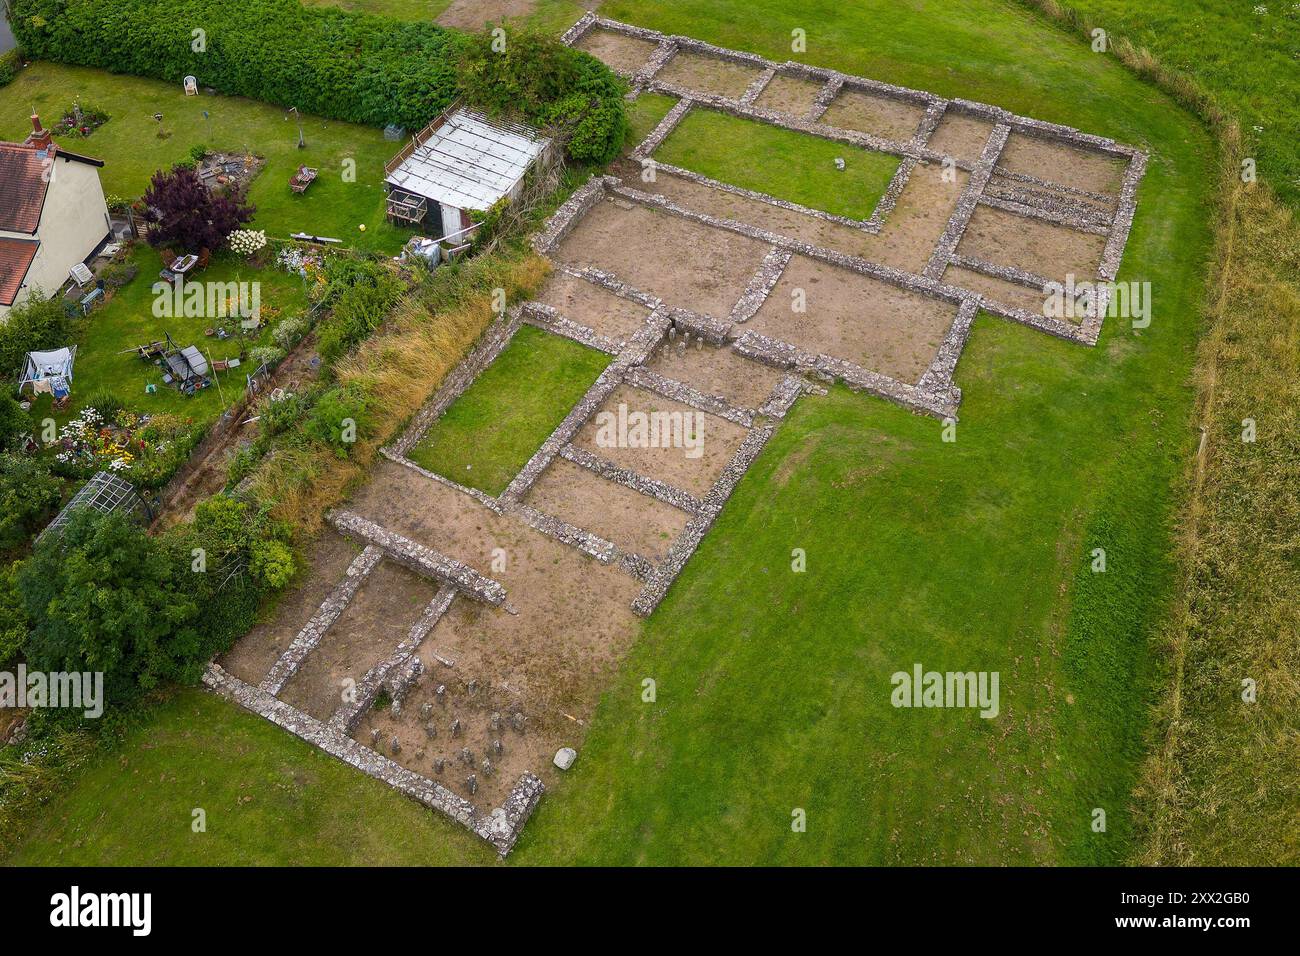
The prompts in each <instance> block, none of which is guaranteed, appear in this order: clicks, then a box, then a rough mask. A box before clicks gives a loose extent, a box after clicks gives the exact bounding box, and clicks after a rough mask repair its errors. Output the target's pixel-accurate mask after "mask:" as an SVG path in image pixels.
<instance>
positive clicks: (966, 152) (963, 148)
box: [929, 109, 993, 162]
mask: <svg viewBox="0 0 1300 956" xmlns="http://www.w3.org/2000/svg"><path fill="white" fill-rule="evenodd" d="M992 133H993V124H992V123H990V122H989V121H988V120H982V119H979V118H977V117H974V116H967V115H965V114H963V113H956V112H954V111H952V110H951V109H950V110H947V111H945V112H944V114H943V119H941V120H940V121H939V126H938V127H937V128H936V129H935V131H934V133H933V134H932V135H931V136H930V143H929V148H930V149H932V150H934V151H935V152H936V153H942V154H943V155H944V156H951V157H953V158H954V159H965V160H969V161H970V162H974V161H975V160H977V159H979V158H980V154H981V153H983V152H984V146H985V144H986V143H988V139H989V136H990V135H991V134H992Z"/></svg>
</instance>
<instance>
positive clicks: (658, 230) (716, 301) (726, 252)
mask: <svg viewBox="0 0 1300 956" xmlns="http://www.w3.org/2000/svg"><path fill="white" fill-rule="evenodd" d="M767 249H768V247H767V245H766V244H764V243H761V242H758V241H756V240H754V239H750V238H749V237H748V236H741V235H737V234H736V233H732V232H727V231H725V230H722V229H714V228H710V227H709V226H704V225H701V224H699V223H695V222H690V221H689V220H686V219H683V218H681V217H680V216H674V215H672V214H671V213H667V212H663V211H662V210H659V209H652V208H650V207H648V206H640V205H636V204H633V203H627V202H623V201H621V200H607V201H605V202H602V203H599V204H598V205H597V206H595V208H593V209H592V210H591V211H590V212H588V213H587V214H586V215H585V216H583V217H582V219H581V220H580V221H579V222H578V224H577V226H576V227H575V228H574V230H573V231H572V232H571V233H570V234H569V235H568V237H567V238H565V240H564V242H563V243H561V245H560V248H559V249H558V250H557V251H556V253H555V254H556V257H557V258H558V259H560V260H562V261H565V262H569V263H572V264H574V265H578V266H591V267H594V268H597V269H605V270H608V271H611V272H613V273H614V274H615V275H616V276H618V278H619V279H621V280H623V281H624V282H627V283H629V284H631V285H633V286H635V287H636V288H638V289H642V290H644V291H646V292H649V293H651V294H653V295H655V296H658V297H659V298H661V299H663V300H664V301H665V302H667V303H668V304H669V305H671V306H675V307H678V308H686V309H692V310H694V311H696V312H703V313H705V314H708V315H712V316H715V317H717V318H724V319H725V318H726V317H727V316H728V315H729V314H730V313H731V309H732V306H734V305H735V304H736V301H737V300H738V299H739V298H740V296H741V293H743V292H744V291H745V287H746V285H747V284H748V282H749V280H750V278H751V277H752V276H753V274H754V273H755V272H756V271H757V270H758V267H759V265H760V264H761V263H762V261H763V256H764V255H766V253H767Z"/></svg>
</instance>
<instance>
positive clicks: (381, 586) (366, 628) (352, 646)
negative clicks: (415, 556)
mask: <svg viewBox="0 0 1300 956" xmlns="http://www.w3.org/2000/svg"><path fill="white" fill-rule="evenodd" d="M437 590H438V587H437V585H436V584H435V583H434V582H433V581H430V580H429V579H427V578H423V577H420V576H419V575H418V574H415V573H414V572H412V571H408V570H406V568H404V567H402V566H401V565H398V564H394V563H393V562H392V561H380V562H379V564H378V565H376V567H375V569H374V570H373V571H371V572H370V574H369V575H368V576H367V577H366V580H365V583H363V584H362V585H361V589H360V590H359V591H357V594H356V597H354V598H353V599H352V602H351V603H350V604H349V605H348V606H347V609H346V610H345V611H344V612H343V613H342V614H340V615H339V618H338V620H337V621H335V622H334V626H333V627H331V628H330V629H329V630H328V631H326V632H325V636H324V637H322V638H321V640H320V643H319V644H318V645H317V646H316V648H315V649H314V650H313V651H312V652H311V653H310V654H308V655H307V659H306V660H305V661H303V664H302V666H301V667H300V668H298V672H297V673H296V674H294V675H293V677H291V678H289V682H288V683H287V684H285V685H284V690H283V691H281V693H280V699H281V700H283V701H285V702H286V703H288V704H291V705H292V706H294V707H297V708H298V709H299V710H302V711H305V712H306V713H308V714H311V715H312V716H313V717H315V718H316V719H318V720H328V719H329V717H330V715H331V714H333V713H334V711H335V710H337V709H338V707H339V705H340V704H342V703H343V698H342V693H343V682H344V681H345V680H347V679H348V678H351V679H352V680H354V681H358V682H359V681H360V680H361V678H363V677H364V676H365V674H366V671H368V670H370V668H372V667H374V666H375V665H376V664H378V663H379V662H380V661H382V660H384V659H385V658H386V657H388V656H389V655H390V654H392V653H393V650H394V649H395V648H396V647H397V645H398V644H400V643H401V642H402V641H403V640H404V639H405V638H406V636H407V632H408V631H409V630H410V628H411V625H412V624H414V623H415V622H416V621H417V620H418V619H419V617H420V614H421V612H422V611H423V610H424V608H425V607H426V606H427V605H428V603H429V602H430V601H432V600H433V596H434V594H435V593H437Z"/></svg>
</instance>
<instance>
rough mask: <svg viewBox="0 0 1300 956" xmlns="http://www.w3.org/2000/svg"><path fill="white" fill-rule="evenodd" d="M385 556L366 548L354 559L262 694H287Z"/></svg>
mask: <svg viewBox="0 0 1300 956" xmlns="http://www.w3.org/2000/svg"><path fill="white" fill-rule="evenodd" d="M383 556H384V552H383V551H382V550H381V549H379V548H377V547H375V546H374V545H367V546H366V548H365V550H363V551H362V552H361V553H360V554H359V555H357V556H356V557H355V558H353V559H352V563H351V564H349V565H348V569H347V572H346V573H345V574H344V576H343V580H342V581H340V582H339V583H338V584H337V585H336V586H335V588H334V590H333V591H331V592H330V594H329V597H327V598H326V599H325V601H324V602H323V603H322V604H321V606H320V607H319V608H317V609H316V613H315V614H313V615H312V616H311V618H310V619H309V620H308V621H307V623H306V624H304V625H303V628H302V630H301V631H299V632H298V634H297V636H296V637H294V639H293V641H292V642H291V643H290V644H289V647H288V648H287V649H286V650H285V652H284V653H283V654H281V655H280V658H279V660H277V661H276V662H275V664H273V665H272V667H271V670H270V672H269V673H267V675H266V677H264V678H263V679H262V684H261V687H262V690H264V691H266V692H267V693H268V694H278V693H280V691H282V690H284V685H285V684H287V683H288V682H289V678H291V677H293V675H294V674H296V673H298V668H299V667H301V666H302V662H303V661H305V660H306V659H307V655H308V654H310V653H311V652H312V651H313V650H314V649H315V647H316V645H317V644H319V643H320V641H321V638H322V637H324V636H325V632H326V631H328V630H329V629H330V628H331V627H332V626H333V625H334V622H335V621H337V620H338V619H339V615H341V614H342V613H343V612H344V610H346V609H347V606H348V605H349V604H351V603H352V599H353V598H354V597H356V594H357V591H359V590H360V589H361V585H362V584H363V583H364V582H365V580H366V578H367V577H369V576H370V572H371V571H373V570H374V569H375V568H376V567H377V566H378V565H379V562H380V560H381V559H382V558H383Z"/></svg>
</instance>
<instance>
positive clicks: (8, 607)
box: [0, 561, 27, 671]
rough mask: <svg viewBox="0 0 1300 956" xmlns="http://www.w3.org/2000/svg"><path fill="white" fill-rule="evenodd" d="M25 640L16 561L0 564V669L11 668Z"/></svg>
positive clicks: (23, 612) (25, 616)
mask: <svg viewBox="0 0 1300 956" xmlns="http://www.w3.org/2000/svg"><path fill="white" fill-rule="evenodd" d="M26 641H27V614H26V612H25V611H24V610H23V603H22V599H21V598H20V597H19V595H18V562H17V561H14V562H12V563H10V564H7V565H0V670H6V671H7V670H12V669H13V666H14V665H15V664H16V663H18V659H19V658H20V657H21V656H22V652H23V645H24V644H25V643H26Z"/></svg>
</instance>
